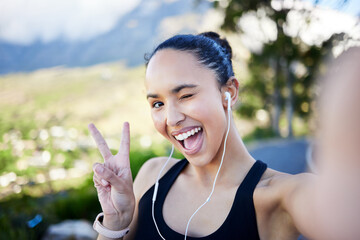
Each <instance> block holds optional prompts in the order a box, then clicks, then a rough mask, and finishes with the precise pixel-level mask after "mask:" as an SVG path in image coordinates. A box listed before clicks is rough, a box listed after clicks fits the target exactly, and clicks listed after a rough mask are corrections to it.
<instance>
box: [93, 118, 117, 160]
mask: <svg viewBox="0 0 360 240" xmlns="http://www.w3.org/2000/svg"><path fill="white" fill-rule="evenodd" d="M88 128H89V131H90V133H91V136H92V137H93V138H94V140H95V142H96V145H97V147H98V149H99V151H100V153H101V155H102V156H103V158H104V161H106V160H107V159H109V158H110V157H111V156H112V154H111V151H110V149H109V147H108V145H107V143H106V141H105V139H104V138H103V136H102V135H101V133H100V132H99V130H98V129H97V128H96V127H95V125H94V124H93V123H90V124H89V126H88Z"/></svg>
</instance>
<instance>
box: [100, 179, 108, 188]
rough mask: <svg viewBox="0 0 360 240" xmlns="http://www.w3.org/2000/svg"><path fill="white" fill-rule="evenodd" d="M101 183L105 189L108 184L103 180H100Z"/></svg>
mask: <svg viewBox="0 0 360 240" xmlns="http://www.w3.org/2000/svg"><path fill="white" fill-rule="evenodd" d="M101 183H102V184H103V185H104V187H106V186H107V185H108V184H109V183H108V182H107V181H106V180H104V179H101Z"/></svg>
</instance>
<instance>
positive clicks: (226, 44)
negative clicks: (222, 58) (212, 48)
mask: <svg viewBox="0 0 360 240" xmlns="http://www.w3.org/2000/svg"><path fill="white" fill-rule="evenodd" d="M199 35H201V36H204V37H207V38H211V39H212V40H214V41H215V42H217V43H218V44H219V45H220V46H221V47H222V48H223V49H224V51H225V53H226V55H228V57H229V59H230V60H231V59H232V49H231V46H230V44H229V42H228V41H227V40H226V38H220V35H219V34H218V33H216V32H203V33H200V34H199Z"/></svg>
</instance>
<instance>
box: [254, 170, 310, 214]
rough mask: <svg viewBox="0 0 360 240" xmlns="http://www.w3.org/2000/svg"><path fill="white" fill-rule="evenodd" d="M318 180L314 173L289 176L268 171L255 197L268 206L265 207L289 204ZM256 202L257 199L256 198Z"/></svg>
mask: <svg viewBox="0 0 360 240" xmlns="http://www.w3.org/2000/svg"><path fill="white" fill-rule="evenodd" d="M316 178H317V176H316V175H314V174H312V173H299V174H288V173H283V172H279V171H276V170H273V169H270V168H269V169H267V170H266V171H265V173H264V174H263V176H262V178H261V180H260V182H259V184H258V185H257V187H256V190H255V193H254V195H255V196H256V197H257V199H258V200H259V201H261V202H263V203H264V200H265V199H266V201H265V203H268V204H269V206H266V204H262V206H264V207H266V208H267V207H270V208H273V207H275V205H277V206H278V205H279V204H285V205H286V204H287V203H288V201H289V199H290V198H291V197H293V196H295V195H296V193H298V192H299V190H300V192H301V191H302V190H303V189H306V188H307V187H309V186H311V185H312V183H314V182H315V179H316ZM255 200H256V198H255Z"/></svg>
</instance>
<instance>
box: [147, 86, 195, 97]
mask: <svg viewBox="0 0 360 240" xmlns="http://www.w3.org/2000/svg"><path fill="white" fill-rule="evenodd" d="M197 86H198V85H195V84H181V85H179V86H177V87H175V88H173V89H172V90H171V92H172V93H178V92H180V91H181V90H183V89H184V88H196V87H197ZM158 97H159V95H158V94H152V93H149V94H147V95H146V98H158Z"/></svg>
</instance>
